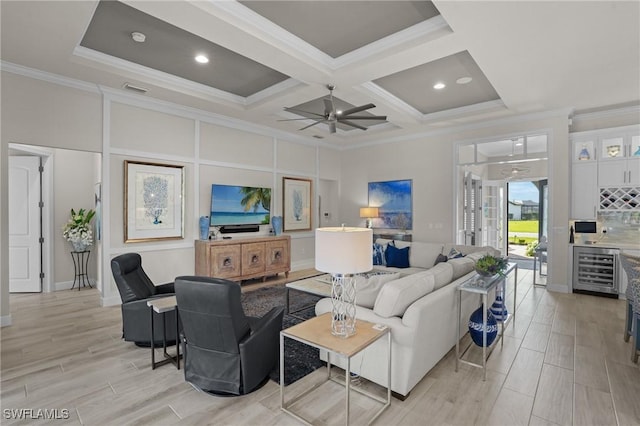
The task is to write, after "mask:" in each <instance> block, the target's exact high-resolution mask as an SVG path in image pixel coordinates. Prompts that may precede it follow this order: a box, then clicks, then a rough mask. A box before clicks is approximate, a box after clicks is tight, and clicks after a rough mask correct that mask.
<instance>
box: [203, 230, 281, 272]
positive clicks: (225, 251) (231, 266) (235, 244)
mask: <svg viewBox="0 0 640 426" xmlns="http://www.w3.org/2000/svg"><path fill="white" fill-rule="evenodd" d="M290 270H291V237H290V236H289V235H280V236H277V237H276V236H267V237H258V238H246V237H236V238H232V239H228V240H224V239H222V240H196V275H199V276H206V277H215V278H225V279H228V280H233V281H242V280H247V279H250V278H260V277H262V279H263V281H264V280H265V279H266V277H267V276H269V275H277V274H279V273H281V272H284V273H285V276H286V277H288V276H289V271H290Z"/></svg>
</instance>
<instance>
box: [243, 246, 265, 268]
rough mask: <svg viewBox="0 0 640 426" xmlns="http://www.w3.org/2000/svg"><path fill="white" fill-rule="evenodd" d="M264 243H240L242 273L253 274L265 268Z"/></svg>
mask: <svg viewBox="0 0 640 426" xmlns="http://www.w3.org/2000/svg"><path fill="white" fill-rule="evenodd" d="M264 245H265V243H248V244H242V275H253V274H259V273H262V272H264V270H265V265H266V262H265V256H264V254H265V247H264Z"/></svg>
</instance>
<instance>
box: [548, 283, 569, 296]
mask: <svg viewBox="0 0 640 426" xmlns="http://www.w3.org/2000/svg"><path fill="white" fill-rule="evenodd" d="M547 290H549V291H553V292H555V293H567V294H568V293H571V291H570V290H569V287H568V286H566V285H562V284H547Z"/></svg>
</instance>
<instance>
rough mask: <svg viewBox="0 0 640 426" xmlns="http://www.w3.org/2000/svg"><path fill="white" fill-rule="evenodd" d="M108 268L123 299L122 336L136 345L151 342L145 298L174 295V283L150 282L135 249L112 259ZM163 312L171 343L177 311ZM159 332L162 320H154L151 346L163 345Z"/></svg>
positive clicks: (170, 342) (173, 338) (169, 342)
mask: <svg viewBox="0 0 640 426" xmlns="http://www.w3.org/2000/svg"><path fill="white" fill-rule="evenodd" d="M111 272H112V273H113V278H114V280H115V281H116V285H117V286H118V291H119V292H120V298H121V299H122V332H123V336H122V337H123V338H124V340H126V341H127V342H135V343H136V345H138V346H151V342H150V340H151V336H150V334H151V318H150V312H149V309H150V308H149V307H148V306H147V301H148V300H149V299H153V298H158V297H166V296H173V294H174V290H173V283H170V284H163V285H158V286H155V285H153V282H151V280H150V279H149V277H148V276H147V274H146V273H145V272H144V269H142V259H141V257H140V255H139V254H138V253H125V254H121V255H119V256H116V257H114V258H113V259H111ZM164 315H165V321H166V337H167V344H168V345H173V344H175V342H176V321H177V319H176V314H175V312H174V311H172V312H167V313H165V314H164ZM162 333H163V330H162V321H160V320H158V321H154V322H153V340H154V346H162Z"/></svg>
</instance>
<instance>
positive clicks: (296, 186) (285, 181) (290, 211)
mask: <svg viewBox="0 0 640 426" xmlns="http://www.w3.org/2000/svg"><path fill="white" fill-rule="evenodd" d="M282 197H283V199H282V212H283V215H282V216H283V218H282V221H283V222H284V231H310V230H311V179H300V178H290V177H283V178H282Z"/></svg>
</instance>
